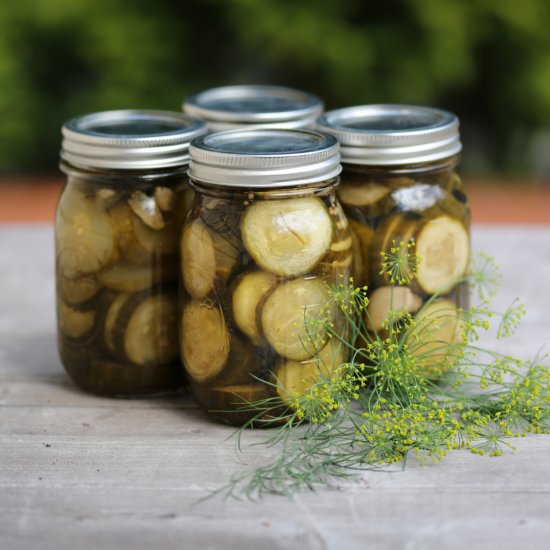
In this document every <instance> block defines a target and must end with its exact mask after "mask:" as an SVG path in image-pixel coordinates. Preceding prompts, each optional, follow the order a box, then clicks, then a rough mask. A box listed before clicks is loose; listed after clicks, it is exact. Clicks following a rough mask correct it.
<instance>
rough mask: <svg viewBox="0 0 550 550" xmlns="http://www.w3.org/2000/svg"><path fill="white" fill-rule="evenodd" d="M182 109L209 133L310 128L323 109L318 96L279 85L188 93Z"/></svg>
mask: <svg viewBox="0 0 550 550" xmlns="http://www.w3.org/2000/svg"><path fill="white" fill-rule="evenodd" d="M183 110H184V111H185V112H186V113H187V114H189V115H191V116H194V117H196V118H199V119H201V120H204V121H206V123H207V124H208V128H209V130H210V131H211V132H218V131H222V130H232V129H237V128H250V127H252V126H253V127H261V128H285V129H300V128H310V127H312V126H313V125H314V123H315V119H316V118H317V117H318V116H319V115H320V114H321V113H322V112H323V102H322V101H321V99H319V98H318V97H317V96H314V95H312V94H309V93H306V92H302V91H300V90H294V89H292V88H285V87H282V86H262V85H248V86H223V87H221V88H212V89H210V90H206V91H204V92H200V93H198V94H195V95H192V96H189V97H188V98H187V99H186V100H185V102H184V104H183Z"/></svg>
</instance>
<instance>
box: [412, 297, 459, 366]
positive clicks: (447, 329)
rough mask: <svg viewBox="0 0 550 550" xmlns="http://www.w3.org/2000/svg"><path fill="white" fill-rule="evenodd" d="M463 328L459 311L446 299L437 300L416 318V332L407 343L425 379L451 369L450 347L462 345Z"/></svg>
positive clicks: (423, 309)
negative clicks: (426, 376)
mask: <svg viewBox="0 0 550 550" xmlns="http://www.w3.org/2000/svg"><path fill="white" fill-rule="evenodd" d="M462 337H463V325H462V321H461V319H460V317H459V313H458V309H457V307H456V306H455V304H454V303H453V302H451V301H450V300H447V299H446V298H441V299H438V300H435V301H433V302H431V303H430V304H428V305H427V306H426V307H424V308H422V309H421V310H420V311H419V313H418V314H417V316H416V328H415V329H414V331H413V332H412V334H411V335H410V336H409V338H408V339H407V343H408V344H409V350H410V351H411V353H413V354H414V355H415V356H416V358H417V364H418V365H419V366H420V369H421V370H422V371H423V373H424V374H426V375H431V374H437V373H441V372H444V371H445V370H448V369H449V368H451V367H452V363H453V359H454V358H453V357H450V356H449V355H448V354H449V353H450V352H451V351H452V350H451V345H452V344H458V343H460V342H461V340H462Z"/></svg>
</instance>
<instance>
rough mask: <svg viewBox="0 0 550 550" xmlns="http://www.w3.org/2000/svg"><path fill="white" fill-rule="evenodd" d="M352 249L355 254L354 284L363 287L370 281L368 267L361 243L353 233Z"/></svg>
mask: <svg viewBox="0 0 550 550" xmlns="http://www.w3.org/2000/svg"><path fill="white" fill-rule="evenodd" d="M351 249H352V253H353V270H352V275H353V284H354V285H355V286H363V285H364V284H365V283H366V282H367V281H368V274H367V266H366V265H365V262H364V259H363V251H362V249H361V243H360V242H359V238H358V237H357V235H356V234H355V233H354V232H353V231H351Z"/></svg>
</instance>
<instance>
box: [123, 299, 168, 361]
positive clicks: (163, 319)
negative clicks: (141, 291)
mask: <svg viewBox="0 0 550 550" xmlns="http://www.w3.org/2000/svg"><path fill="white" fill-rule="evenodd" d="M121 310H122V307H121ZM177 322H178V318H177V296H176V295H168V294H155V295H153V296H149V297H147V298H145V299H144V300H142V301H141V303H140V304H139V305H138V306H137V307H136V308H135V310H134V312H133V313H132V315H131V316H130V318H129V320H128V325H127V327H126V331H125V333H124V350H125V352H126V356H127V357H128V359H129V360H130V361H131V362H132V363H134V364H135V365H142V366H146V365H164V364H167V363H170V362H171V361H175V360H176V359H177V358H178V332H177V328H176V326H177Z"/></svg>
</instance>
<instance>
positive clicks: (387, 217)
mask: <svg viewBox="0 0 550 550" xmlns="http://www.w3.org/2000/svg"><path fill="white" fill-rule="evenodd" d="M458 162H459V157H458V156H453V157H450V158H447V159H443V160H440V161H437V162H432V163H422V164H414V165H401V166H383V167H371V166H363V165H356V164H343V172H342V175H341V185H340V187H339V189H338V198H339V200H340V202H341V203H342V207H343V208H344V211H345V213H346V215H347V216H348V219H349V221H350V225H351V227H352V231H353V232H354V233H355V235H356V236H357V238H358V240H359V242H360V245H361V252H362V257H361V260H362V268H361V273H360V277H359V279H358V281H356V282H357V283H358V284H361V285H363V284H367V285H368V288H369V295H370V298H371V304H370V306H369V307H370V308H371V309H372V310H373V311H372V312H371V313H373V314H374V315H375V316H376V319H383V318H384V316H385V314H386V313H387V307H388V303H387V301H388V300H387V297H388V296H393V299H394V300H396V303H394V304H393V307H396V306H397V307H403V308H405V309H406V310H407V311H408V312H410V313H415V312H416V311H418V310H420V308H421V307H422V304H425V303H426V302H427V301H428V300H429V299H431V298H432V297H434V296H436V297H437V300H436V301H437V302H438V303H439V305H438V306H437V307H439V308H441V307H443V305H444V307H445V311H448V312H449V315H452V313H451V310H453V309H456V308H459V307H462V308H465V307H468V301H469V300H468V287H467V285H466V284H465V283H463V282H462V283H457V281H458V280H459V279H460V278H461V277H462V276H463V275H465V273H466V271H467V269H468V261H469V252H470V246H469V245H470V209H469V206H468V199H467V196H466V192H465V190H464V185H463V183H462V180H461V179H460V177H459V176H458V174H457V173H456V166H457V165H458ZM411 242H414V243H415V248H416V252H417V253H418V254H419V256H420V263H419V264H418V266H417V276H416V278H415V279H413V281H412V282H411V283H410V284H409V285H405V287H407V286H408V287H409V290H403V291H400V293H399V295H397V294H395V293H390V291H389V289H387V287H389V286H390V284H391V282H390V280H389V277H388V275H387V274H382V273H381V252H390V249H391V247H392V246H393V243H395V244H397V245H399V243H404V244H408V243H411ZM383 287H386V289H387V290H383ZM375 293H376V296H375ZM430 307H434V308H435V307H436V306H430ZM378 309H379V311H378ZM375 324H376V323H375ZM375 328H376V329H377V330H378V329H381V328H382V327H381V326H380V327H375Z"/></svg>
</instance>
